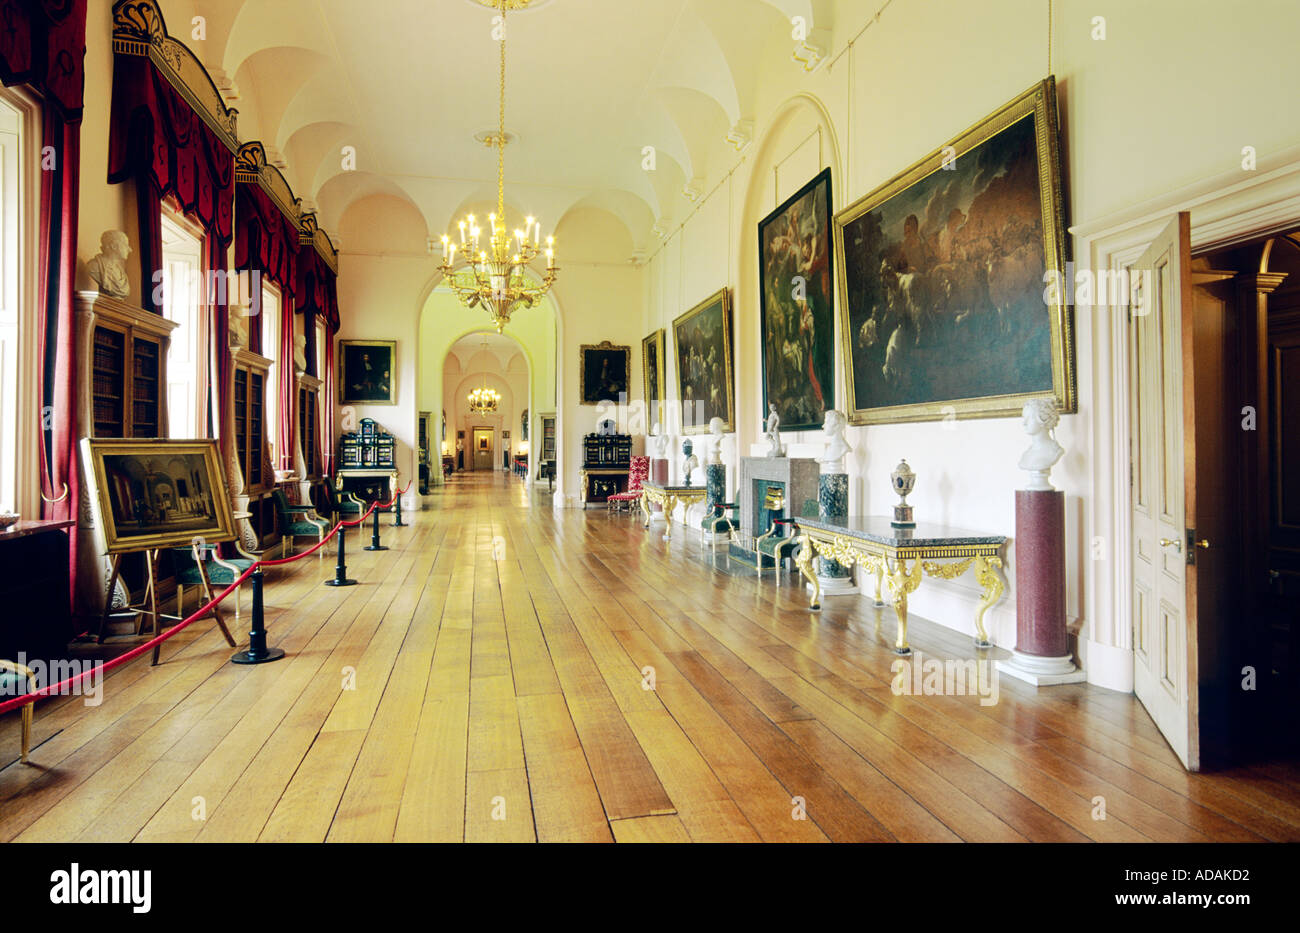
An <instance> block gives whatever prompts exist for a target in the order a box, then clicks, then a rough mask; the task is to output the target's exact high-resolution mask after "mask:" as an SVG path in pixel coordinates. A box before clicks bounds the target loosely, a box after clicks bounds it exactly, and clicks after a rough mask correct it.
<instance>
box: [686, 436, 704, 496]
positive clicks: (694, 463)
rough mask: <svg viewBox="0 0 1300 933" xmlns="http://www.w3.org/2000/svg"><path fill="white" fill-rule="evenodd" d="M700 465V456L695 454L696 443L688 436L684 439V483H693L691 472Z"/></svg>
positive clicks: (687, 484)
mask: <svg viewBox="0 0 1300 933" xmlns="http://www.w3.org/2000/svg"><path fill="white" fill-rule="evenodd" d="M699 465H700V458H699V457H697V456H695V445H694V444H692V443H691V439H690V438H689V437H688V438H686V439H685V440H684V441H682V485H683V486H689V485H690V484H691V474H692V473H694V472H695V469H696V468H697V467H698V466H699Z"/></svg>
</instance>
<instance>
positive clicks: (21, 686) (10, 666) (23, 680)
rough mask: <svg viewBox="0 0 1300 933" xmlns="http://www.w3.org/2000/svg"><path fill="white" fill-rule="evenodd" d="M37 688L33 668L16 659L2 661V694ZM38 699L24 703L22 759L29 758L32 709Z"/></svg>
mask: <svg viewBox="0 0 1300 933" xmlns="http://www.w3.org/2000/svg"><path fill="white" fill-rule="evenodd" d="M36 688H37V683H36V676H35V675H34V674H33V673H32V672H31V669H30V668H28V667H24V666H23V665H21V664H18V663H15V662H14V661H0V696H4V697H20V696H22V695H23V694H24V693H30V692H31V691H32V690H35V689H36ZM35 706H36V701H35V700H32V701H31V702H30V703H26V704H24V705H23V712H22V716H23V732H22V760H23V761H26V760H27V753H28V752H29V751H31V745H32V710H33V709H34V708H35Z"/></svg>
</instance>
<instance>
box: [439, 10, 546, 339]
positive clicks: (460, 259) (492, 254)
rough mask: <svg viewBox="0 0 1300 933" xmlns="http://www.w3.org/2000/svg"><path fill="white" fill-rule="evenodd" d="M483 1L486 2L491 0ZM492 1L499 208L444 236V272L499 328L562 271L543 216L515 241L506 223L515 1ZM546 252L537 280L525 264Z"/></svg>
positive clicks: (468, 301) (449, 282)
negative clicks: (509, 48)
mask: <svg viewBox="0 0 1300 933" xmlns="http://www.w3.org/2000/svg"><path fill="white" fill-rule="evenodd" d="M480 2H483V3H484V5H485V6H486V5H487V2H486V0H480ZM525 5H526V0H525V2H516V3H515V4H514V8H515V9H522V8H523V6H525ZM492 6H493V7H494V8H495V9H496V10H497V11H498V15H499V16H500V19H499V20H497V19H496V17H493V20H494V25H495V26H496V27H497V28H498V29H499V30H500V32H497V31H496V30H494V31H493V37H494V38H495V39H496V41H498V42H500V43H501V49H500V51H499V67H498V74H499V79H500V93H499V97H498V106H497V132H496V134H495V139H493V140H492V142H493V144H494V145H495V146H496V149H497V211H496V213H495V214H492V215H490V216H489V217H488V221H489V222H488V224H487V226H486V227H481V226H480V225H479V222H478V221H477V220H476V219H475V217H474V215H473V214H469V215H467V216H466V217H465V219H464V220H462V221H460V222H459V223H458V224H457V226H458V227H459V231H460V237H459V242H453V241H452V239H451V237H450V236H447V235H444V236H443V238H442V256H443V262H442V265H441V266H439V271H440V272H442V274H443V281H444V282H446V284H447V285H448V286H449V287H450V288H451V290H452V291H454V292H455V293H456V296H457V297H458V298H459V299H460V301H461V303H462V304H463V305H465V306H466V307H467V308H474V307H480V308H482V309H483V310H485V311H487V313H488V314H489V315H490V316H491V317H492V323H493V324H495V325H496V329H497V332H498V333H500V332H501V331H502V330H503V329H504V327H505V325H506V323H507V322H508V321H509V320H510V315H511V314H512V313H513V312H514V311H515V310H516V309H517V308H531V307H533V306H534V305H536V304H537V303H538V302H539V301H541V300H542V299H543V298H544V297H545V295H546V293H547V292H549V291H550V289H551V286H552V285H553V284H554V282H555V279H556V275H557V273H558V272H559V270H558V269H557V268H556V266H555V249H554V247H555V238H554V237H552V236H548V237H547V238H546V241H545V247H544V249H543V246H542V243H541V232H542V225H541V221H539V220H536V219H535V218H533V217H531V216H530V217H528V218H527V219H526V221H525V223H524V224H523V226H522V227H517V228H515V229H514V237H513V242H512V237H511V235H510V234H511V230H510V227H509V226H508V225H507V223H506V154H505V147H506V10H507V8H509V7H510V6H511V0H494V2H493V4H492ZM483 234H486V238H485V239H484V238H483ZM458 251H459V252H458ZM543 253H544V255H545V257H546V271H545V272H544V273H543V274H542V276H541V281H540V282H537V283H535V284H534V283H532V282H530V281H529V279H528V277H527V273H526V267H527V266H528V264H529V263H531V262H532V261H533V260H534V259H535V258H537V257H538V255H539V254H543Z"/></svg>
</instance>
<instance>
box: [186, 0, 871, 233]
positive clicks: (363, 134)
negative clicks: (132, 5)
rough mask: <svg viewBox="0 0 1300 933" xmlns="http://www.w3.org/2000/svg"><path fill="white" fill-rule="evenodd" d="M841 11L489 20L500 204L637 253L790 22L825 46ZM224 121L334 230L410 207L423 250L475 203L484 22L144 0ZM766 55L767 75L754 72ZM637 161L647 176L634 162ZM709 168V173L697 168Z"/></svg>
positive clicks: (473, 13) (673, 207) (360, 10)
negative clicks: (608, 218) (209, 77)
mask: <svg viewBox="0 0 1300 933" xmlns="http://www.w3.org/2000/svg"><path fill="white" fill-rule="evenodd" d="M850 3H851V0H659V2H656V3H645V2H644V0H603V2H602V4H601V12H600V15H599V16H594V15H593V14H592V10H591V5H590V4H588V3H585V2H577V0H552V2H550V3H547V4H545V5H544V6H542V7H541V8H540V9H536V10H525V11H523V12H521V13H515V14H511V15H510V16H509V17H508V19H507V28H508V33H507V103H506V124H507V129H508V130H509V131H510V132H511V133H513V134H514V135H515V137H516V139H515V141H514V142H513V143H512V144H511V146H510V147H508V148H507V151H506V186H507V191H506V196H507V200H508V201H509V202H510V205H511V208H510V209H511V211H512V213H511V222H514V221H515V215H514V213H513V211H514V209H515V208H516V207H517V209H518V212H519V215H520V216H522V215H525V214H533V215H536V216H538V217H540V218H542V222H543V227H544V230H543V232H544V233H545V232H549V231H553V230H554V229H555V227H556V226H557V225H558V224H559V223H560V221H561V220H562V219H563V217H564V216H565V215H566V214H568V213H569V212H570V211H571V210H573V209H575V208H580V207H581V208H595V209H599V210H603V211H606V212H608V213H609V214H611V215H612V216H614V217H616V218H618V219H619V221H620V222H621V223H622V224H623V225H624V226H626V228H627V230H628V234H629V236H630V238H631V240H632V242H633V243H634V244H635V245H636V248H637V249H643V248H645V247H647V246H648V245H650V243H652V241H653V238H654V234H653V233H652V230H653V229H654V228H655V226H656V224H658V225H659V226H660V227H661V228H662V227H665V226H668V225H671V223H672V222H674V221H675V220H676V219H677V218H679V217H681V216H684V215H685V214H686V213H687V212H689V210H690V201H689V200H688V193H689V192H690V191H691V190H693V189H697V188H698V187H699V186H700V184H701V183H702V182H707V181H708V180H709V178H710V172H711V171H718V170H722V169H723V168H724V166H721V165H718V164H716V162H717V157H716V155H715V153H716V152H717V151H719V149H720V146H721V144H723V143H724V141H725V140H726V139H727V137H728V135H733V134H734V133H735V132H737V130H740V131H741V132H742V134H743V132H744V130H743V128H745V127H746V126H748V125H749V123H750V121H752V120H753V118H754V107H755V97H756V88H757V86H758V82H759V78H760V76H762V75H764V74H767V73H769V72H770V71H771V69H773V68H789V69H790V74H791V80H792V81H794V80H797V78H798V75H799V71H800V65H799V64H798V63H797V62H795V61H793V60H792V59H791V57H790V54H791V53H790V52H784V53H783V54H777V53H781V52H782V51H783V49H794V47H795V45H796V43H795V41H794V39H793V38H792V23H793V22H795V21H796V18H799V21H801V22H802V28H804V29H806V30H807V32H808V33H809V35H810V36H811V37H812V38H810V39H809V40H808V41H809V42H814V41H815V42H822V43H824V44H828V40H827V39H826V37H827V36H828V35H829V32H830V29H831V27H832V19H833V16H834V12H835V7H836V6H837V5H840V4H845V5H848V4H850ZM161 5H162V7H163V10H164V15H165V16H169V18H170V19H175V20H177V22H178V23H179V22H180V21H182V20H185V19H189V18H190V17H191V15H198V16H202V17H203V18H204V30H205V35H204V38H203V40H202V41H194V42H192V43H189V44H191V45H192V47H193V48H194V51H195V53H196V54H197V55H198V56H199V57H200V60H202V61H203V62H204V63H205V64H206V65H207V67H208V69H209V71H210V72H212V74H213V78H214V80H215V81H216V82H217V84H218V87H220V88H221V89H222V91H223V93H226V94H227V96H228V98H229V99H230V102H231V104H232V106H235V107H237V108H238V109H239V110H240V117H239V130H240V135H241V137H243V138H244V139H246V140H251V139H258V140H260V141H262V142H263V144H264V145H266V146H267V147H268V151H269V152H271V153H272V156H273V160H274V157H278V159H279V161H281V162H282V163H285V164H284V171H285V174H286V177H287V178H289V179H290V181H291V183H293V185H294V187H295V193H296V194H297V195H298V196H299V197H301V198H303V199H304V201H305V202H307V203H308V204H315V205H317V206H318V207H319V212H320V218H321V222H322V224H323V225H324V226H325V227H326V228H327V229H337V224H338V222H339V221H340V219H341V218H342V216H343V215H344V213H345V212H347V210H348V209H349V207H350V206H351V205H353V204H355V203H357V202H358V201H360V200H362V199H365V198H368V197H371V196H373V195H376V194H381V195H388V196H392V197H395V198H400V199H402V200H404V201H406V202H408V203H409V204H411V205H412V206H414V208H415V209H416V210H417V211H419V213H420V215H421V216H422V217H423V219H424V223H425V224H426V226H427V227H428V231H429V235H430V236H432V237H434V239H435V240H436V239H437V238H438V237H440V236H441V234H442V233H443V232H444V231H449V230H450V228H451V227H452V225H453V223H454V220H455V219H456V217H457V216H458V211H460V210H461V208H462V206H463V205H465V204H467V203H471V202H482V201H486V202H489V203H490V202H494V201H495V187H496V186H495V181H496V171H495V168H496V166H495V156H494V153H493V152H492V151H491V150H485V149H484V147H483V146H482V144H481V143H479V142H477V141H476V140H475V139H474V136H475V134H476V133H480V132H482V131H483V130H487V129H492V128H494V127H495V124H496V116H497V113H496V111H497V101H496V94H497V86H496V85H497V82H496V78H497V51H498V46H497V44H496V42H495V41H494V40H493V38H492V36H491V26H492V24H491V19H492V15H493V14H492V11H491V10H488V9H485V8H483V7H481V6H478V5H476V4H473V3H465V2H445V3H436V4H431V3H429V2H428V0H382V2H372V3H368V4H357V3H355V2H353V0H161ZM774 59H775V60H774ZM646 147H653V148H654V160H655V165H654V167H653V170H647V169H646V168H645V166H644V161H645V153H646V151H647V150H646ZM711 155H712V156H713V158H714V162H715V164H714V165H710V164H709V160H710V156H711Z"/></svg>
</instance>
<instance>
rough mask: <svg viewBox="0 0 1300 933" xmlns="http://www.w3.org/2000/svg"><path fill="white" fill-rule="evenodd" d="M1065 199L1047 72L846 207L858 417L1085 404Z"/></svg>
mask: <svg viewBox="0 0 1300 933" xmlns="http://www.w3.org/2000/svg"><path fill="white" fill-rule="evenodd" d="M1064 204H1065V199H1064V194H1063V181H1062V170H1061V157H1060V142H1059V131H1058V124H1057V107H1056V85H1055V80H1054V79H1053V78H1051V77H1049V78H1047V79H1045V80H1043V81H1041V82H1039V83H1037V84H1035V85H1034V86H1032V87H1030V88H1029V89H1028V90H1026V91H1025V92H1024V93H1022V94H1020V95H1019V96H1018V97H1016V98H1015V99H1014V100H1012V101H1010V102H1009V103H1007V104H1005V105H1004V106H1002V107H1000V108H999V109H998V110H997V111H995V112H994V113H993V114H991V115H989V116H988V117H986V118H985V119H983V120H981V121H980V122H979V123H977V124H975V125H974V126H972V127H970V128H969V129H967V130H966V131H965V132H963V133H961V134H960V135H958V136H957V137H955V138H954V139H952V140H951V141H949V142H948V143H947V144H946V145H945V146H942V147H940V148H938V149H936V150H935V151H934V152H932V153H930V155H928V156H926V157H925V158H924V159H922V160H921V161H919V162H917V163H916V164H914V165H912V166H911V167H909V168H908V169H906V170H904V171H903V172H900V173H899V174H898V175H896V176H895V177H894V178H892V179H890V180H889V181H888V182H886V183H885V184H883V185H881V186H880V187H878V188H876V189H875V190H874V191H872V192H870V193H869V194H867V195H865V196H864V197H862V198H859V199H858V200H857V201H855V202H853V203H852V204H850V205H849V206H848V207H846V208H844V209H843V210H841V211H840V212H838V213H837V214H836V215H835V259H836V265H837V266H838V270H839V273H840V274H839V285H838V287H839V304H840V312H839V313H840V333H841V341H842V345H841V349H842V351H843V358H844V360H843V361H844V368H845V377H846V383H847V386H846V388H847V396H848V406H847V408H848V417H849V421H850V423H852V424H885V423H896V422H909V421H936V420H941V419H946V418H963V419H964V418H1003V417H1015V416H1019V414H1020V412H1021V409H1022V408H1023V407H1024V403H1025V401H1026V400H1027V399H1030V398H1034V397H1040V396H1048V395H1050V396H1054V397H1055V399H1056V403H1057V405H1058V407H1059V408H1060V410H1061V412H1062V413H1067V414H1068V413H1073V412H1076V411H1077V410H1078V390H1077V384H1076V372H1075V369H1076V364H1075V338H1074V318H1073V309H1072V308H1071V307H1069V306H1068V305H1067V304H1066V303H1065V301H1064V300H1063V297H1064V296H1063V291H1064V290H1063V289H1061V288H1056V289H1051V288H1049V287H1048V283H1049V282H1050V281H1051V278H1052V275H1053V273H1055V274H1056V275H1058V276H1060V277H1061V278H1060V279H1058V280H1057V281H1058V282H1059V281H1063V280H1064V270H1065V262H1066V260H1067V259H1068V253H1067V246H1066V239H1065V232H1066V220H1065V214H1064ZM846 246H847V249H846Z"/></svg>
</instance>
